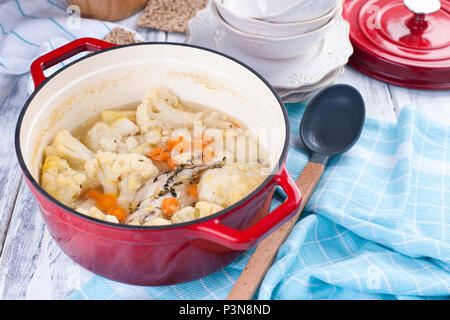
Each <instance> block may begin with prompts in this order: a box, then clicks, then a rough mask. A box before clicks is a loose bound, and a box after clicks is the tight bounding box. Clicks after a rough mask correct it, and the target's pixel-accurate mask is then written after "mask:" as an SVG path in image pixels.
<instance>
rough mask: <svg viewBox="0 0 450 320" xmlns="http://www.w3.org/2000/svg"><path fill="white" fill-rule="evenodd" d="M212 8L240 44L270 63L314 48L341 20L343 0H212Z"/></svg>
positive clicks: (252, 54)
mask: <svg viewBox="0 0 450 320" xmlns="http://www.w3.org/2000/svg"><path fill="white" fill-rule="evenodd" d="M210 10H211V13H212V15H213V16H214V17H215V20H217V22H218V24H219V25H220V26H221V29H222V30H223V31H224V34H225V35H226V37H227V38H228V39H229V40H230V41H231V42H232V43H233V44H234V45H235V46H236V47H237V48H239V49H240V50H242V51H243V52H245V53H246V54H249V55H251V56H254V57H257V58H260V59H265V60H267V61H269V62H268V63H276V61H277V60H286V59H291V60H292V58H294V57H298V56H300V55H302V54H304V53H305V52H307V51H308V50H312V48H313V47H317V46H318V45H319V43H320V42H321V41H322V40H323V39H324V37H326V35H327V33H328V32H329V31H330V29H331V28H332V27H333V25H335V22H337V21H342V16H341V14H342V0H212V2H211V8H210ZM340 67H341V68H340V69H341V70H340V72H342V68H343V66H340ZM334 71H336V70H334ZM340 72H339V74H340ZM336 74H337V72H334V75H336ZM321 80H322V79H321ZM314 85H315V84H311V83H310V84H309V86H310V87H311V88H316V87H317V85H316V86H314ZM295 89H297V92H298V89H302V88H295ZM311 90H312V89H311ZM294 91H295V90H294ZM300 91H302V90H300ZM305 91H307V90H305ZM281 92H282V93H283V94H284V95H289V94H290V91H289V90H286V89H283V88H282V90H281Z"/></svg>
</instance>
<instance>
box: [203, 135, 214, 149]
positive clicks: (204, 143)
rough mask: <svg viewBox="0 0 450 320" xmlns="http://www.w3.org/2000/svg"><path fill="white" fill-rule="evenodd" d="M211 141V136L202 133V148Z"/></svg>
mask: <svg viewBox="0 0 450 320" xmlns="http://www.w3.org/2000/svg"><path fill="white" fill-rule="evenodd" d="M212 141H213V139H212V137H209V136H207V135H204V134H203V135H202V146H203V148H204V147H206V146H207V145H209V144H210V143H211V142H212Z"/></svg>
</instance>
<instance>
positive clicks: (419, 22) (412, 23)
mask: <svg viewBox="0 0 450 320" xmlns="http://www.w3.org/2000/svg"><path fill="white" fill-rule="evenodd" d="M403 3H404V4H405V6H406V7H407V8H408V9H409V10H411V11H412V12H414V15H413V16H412V17H411V19H409V20H407V21H406V26H407V27H408V28H409V30H410V31H411V35H415V36H420V35H421V34H423V33H424V32H425V30H426V29H427V28H428V22H427V21H426V20H425V15H426V14H430V13H434V12H436V11H438V10H439V9H440V8H441V2H440V1H439V0H425V1H424V0H403ZM411 35H410V36H407V37H405V39H403V40H406V41H409V40H411ZM417 40H420V41H419V42H421V43H422V44H421V45H424V46H427V45H428V44H429V43H428V41H426V40H422V39H416V41H414V42H417Z"/></svg>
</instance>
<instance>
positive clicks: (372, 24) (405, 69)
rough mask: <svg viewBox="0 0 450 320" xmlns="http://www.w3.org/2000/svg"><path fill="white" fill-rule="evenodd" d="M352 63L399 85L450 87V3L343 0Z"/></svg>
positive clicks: (444, 0) (365, 71) (377, 76)
mask: <svg viewBox="0 0 450 320" xmlns="http://www.w3.org/2000/svg"><path fill="white" fill-rule="evenodd" d="M343 17H344V18H345V19H346V20H347V21H348V22H349V23H350V40H351V41H352V44H353V47H354V54H353V55H352V57H351V58H350V61H349V64H350V65H351V66H352V67H354V68H355V69H358V70H360V71H361V72H363V73H365V74H367V75H369V76H371V77H374V78H377V79H379V80H383V81H386V82H389V83H393V84H396V85H400V86H404V87H409V88H418V89H432V90H440V89H450V1H448V0H443V1H440V5H439V1H438V0H404V1H402V0H369V1H367V0H344V10H343Z"/></svg>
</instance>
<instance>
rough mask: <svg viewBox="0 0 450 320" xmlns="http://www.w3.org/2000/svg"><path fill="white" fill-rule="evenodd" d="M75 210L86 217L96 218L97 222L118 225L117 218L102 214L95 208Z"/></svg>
mask: <svg viewBox="0 0 450 320" xmlns="http://www.w3.org/2000/svg"><path fill="white" fill-rule="evenodd" d="M75 210H76V211H78V212H79V213H82V214H84V215H87V216H89V217H92V218H96V219H99V220H103V221H107V222H112V223H119V220H117V218H116V217H115V216H112V215H109V214H104V213H103V212H101V211H100V209H98V208H97V207H91V208H89V209H83V208H77V209H75Z"/></svg>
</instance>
